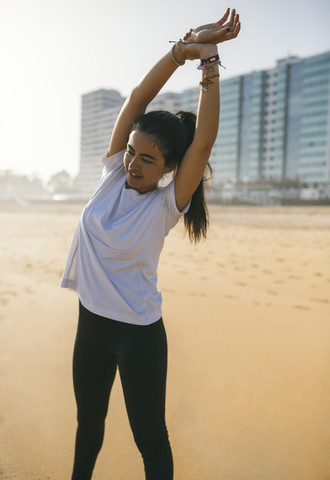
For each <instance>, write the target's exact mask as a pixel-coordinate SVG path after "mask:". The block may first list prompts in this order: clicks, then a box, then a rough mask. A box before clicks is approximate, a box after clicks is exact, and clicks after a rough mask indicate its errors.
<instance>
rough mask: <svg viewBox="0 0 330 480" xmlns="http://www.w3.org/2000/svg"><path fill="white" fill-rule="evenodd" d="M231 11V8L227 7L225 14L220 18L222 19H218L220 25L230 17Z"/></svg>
mask: <svg viewBox="0 0 330 480" xmlns="http://www.w3.org/2000/svg"><path fill="white" fill-rule="evenodd" d="M229 12H230V8H227V10H226V12H225V14H224V16H223V17H222V18H220V20H218V21H217V22H216V23H218V24H219V25H223V24H224V23H225V22H226V21H227V19H228V17H229Z"/></svg>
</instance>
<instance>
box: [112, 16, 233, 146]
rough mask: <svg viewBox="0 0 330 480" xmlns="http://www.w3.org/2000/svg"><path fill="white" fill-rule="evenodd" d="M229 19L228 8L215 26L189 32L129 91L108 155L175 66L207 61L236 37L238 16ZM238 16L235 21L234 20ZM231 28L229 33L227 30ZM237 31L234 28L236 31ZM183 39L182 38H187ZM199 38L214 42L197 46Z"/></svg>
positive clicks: (124, 140)
mask: <svg viewBox="0 0 330 480" xmlns="http://www.w3.org/2000/svg"><path fill="white" fill-rule="evenodd" d="M228 16H229V9H228V10H227V11H226V13H225V15H224V16H223V17H222V19H221V20H219V22H216V24H209V25H204V26H203V27H199V28H201V29H202V31H199V28H197V29H194V30H191V31H190V33H189V35H188V34H187V35H188V37H187V35H186V37H187V40H186V41H179V42H178V43H177V44H176V45H175V46H174V47H173V49H171V51H170V52H168V53H166V54H165V55H164V56H163V57H162V58H161V59H160V60H159V61H158V62H157V63H156V64H155V65H154V66H153V67H152V68H151V70H150V71H149V72H148V73H147V74H146V75H145V77H144V78H143V79H142V80H141V82H140V83H139V84H138V85H137V86H136V87H135V88H134V89H133V90H132V92H131V94H130V95H129V97H128V98H127V100H126V101H125V103H124V105H123V107H122V109H121V111H120V113H119V116H118V118H117V121H116V123H115V126H114V129H113V132H112V135H111V139H110V144H109V148H108V152H107V155H108V156H110V155H113V154H114V153H117V152H119V151H121V150H123V149H124V148H125V147H126V144H127V140H128V136H129V133H130V129H131V125H132V123H133V121H134V120H135V119H136V118H137V117H139V116H140V115H142V114H143V113H144V112H145V110H146V108H147V106H148V105H149V103H150V102H151V101H152V100H153V99H154V98H155V97H156V95H157V94H158V93H159V91H160V90H161V89H162V87H163V86H164V85H165V84H166V82H167V81H168V79H169V78H170V77H171V76H172V75H173V73H174V72H175V70H176V69H177V68H178V66H180V65H183V64H184V63H185V61H186V60H195V59H201V58H207V57H205V55H208V52H209V51H211V49H212V51H214V49H215V48H216V45H215V44H216V43H219V42H223V41H226V40H230V39H231V38H233V37H234V36H237V35H238V31H239V30H238V31H237V27H236V25H237V23H238V17H237V16H235V11H233V12H232V15H231V18H230V21H229V22H228V23H227V24H225V22H226V20H227V19H228ZM236 17H237V20H235V19H236ZM229 28H230V29H231V31H230V32H229V31H228V29H229ZM235 28H236V29H235ZM186 37H185V38H186ZM199 39H201V40H202V42H204V41H208V39H210V43H214V44H213V45H210V44H206V43H197V42H199Z"/></svg>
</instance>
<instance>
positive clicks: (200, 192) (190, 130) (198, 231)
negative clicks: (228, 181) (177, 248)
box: [177, 111, 212, 243]
mask: <svg viewBox="0 0 330 480" xmlns="http://www.w3.org/2000/svg"><path fill="white" fill-rule="evenodd" d="M177 116H178V117H179V118H181V120H182V122H183V123H184V125H185V127H186V132H187V140H188V142H187V143H188V146H187V147H186V150H187V148H188V147H189V145H190V144H191V143H192V141H193V138H194V134H195V127H196V115H195V114H194V113H191V112H184V111H180V112H178V113H177ZM180 163H181V162H180ZM205 170H206V171H208V176H206V175H205V173H204V175H203V178H202V180H201V181H200V183H199V185H198V187H197V188H196V190H195V192H194V193H193V195H192V197H191V202H190V207H189V210H188V212H187V213H185V214H184V225H185V229H186V232H187V233H188V236H189V240H190V241H191V242H194V243H198V242H199V241H200V240H201V238H206V233H207V228H208V225H209V213H208V208H207V204H206V199H205V188H204V184H205V183H206V182H207V181H209V180H210V179H211V178H212V167H211V165H210V164H209V163H207V166H206V169H205Z"/></svg>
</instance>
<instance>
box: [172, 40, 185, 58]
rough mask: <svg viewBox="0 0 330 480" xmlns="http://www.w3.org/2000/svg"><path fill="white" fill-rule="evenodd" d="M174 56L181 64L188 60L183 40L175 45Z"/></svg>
mask: <svg viewBox="0 0 330 480" xmlns="http://www.w3.org/2000/svg"><path fill="white" fill-rule="evenodd" d="M173 54H174V57H175V59H176V61H177V62H178V63H179V64H180V63H182V64H183V63H184V62H185V61H186V60H188V59H187V58H186V55H185V51H184V46H183V43H182V41H181V40H179V41H178V43H176V44H175V48H174V49H173Z"/></svg>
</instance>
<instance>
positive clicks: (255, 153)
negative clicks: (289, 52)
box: [79, 51, 330, 194]
mask: <svg viewBox="0 0 330 480" xmlns="http://www.w3.org/2000/svg"><path fill="white" fill-rule="evenodd" d="M220 90H221V112H220V125H219V132H218V136H217V139H216V142H215V145H214V148H213V151H212V155H211V158H210V162H211V165H212V167H213V173H214V180H213V185H214V186H215V187H217V186H220V185H223V184H224V183H228V182H245V183H251V182H257V181H264V180H274V181H278V182H283V181H286V180H291V181H299V182H300V183H301V184H305V185H308V186H313V185H314V186H315V185H324V186H327V185H328V186H329V183H330V51H329V52H326V53H323V54H320V55H315V56H313V57H308V58H303V59H301V58H298V57H294V56H290V57H288V58H285V59H283V60H279V61H278V62H277V65H276V66H275V67H274V68H271V69H268V70H262V71H256V72H251V73H248V74H245V75H240V76H236V77H233V78H229V79H226V80H222V81H221V82H220ZM198 98H199V88H198V87H195V88H191V89H187V90H185V91H183V92H182V93H180V94H179V93H165V94H163V95H159V96H158V97H156V99H155V100H154V101H153V102H152V104H151V105H150V106H149V110H150V109H153V110H155V109H164V110H169V111H172V112H175V111H178V110H179V109H185V110H190V111H196V110H197V105H198ZM123 102H124V98H123V97H121V96H120V94H119V92H116V91H115V90H97V91H96V92H91V93H89V94H86V95H83V97H82V120H81V157H80V172H79V179H80V185H81V190H82V191H83V192H85V193H88V194H90V193H91V192H92V191H93V189H94V188H95V185H96V184H97V181H98V179H99V177H100V173H101V169H102V166H101V165H100V162H98V159H99V158H100V157H101V155H102V153H103V152H104V151H105V150H106V148H107V145H108V141H109V138H110V135H111V131H112V128H113V126H114V122H115V119H116V117H117V115H118V113H119V110H120V108H121V106H122V104H123ZM95 162H96V163H95Z"/></svg>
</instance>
